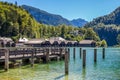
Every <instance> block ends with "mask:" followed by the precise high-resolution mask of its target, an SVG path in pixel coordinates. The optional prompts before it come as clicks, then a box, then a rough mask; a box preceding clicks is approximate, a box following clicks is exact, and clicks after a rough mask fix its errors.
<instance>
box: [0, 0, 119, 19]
mask: <svg viewBox="0 0 120 80" xmlns="http://www.w3.org/2000/svg"><path fill="white" fill-rule="evenodd" d="M0 1H7V2H11V3H15V1H17V3H18V5H23V4H24V5H29V6H33V7H36V8H39V9H41V10H44V11H47V12H49V13H52V14H57V15H61V16H63V17H64V18H67V19H68V20H72V19H77V18H82V19H85V20H87V21H92V20H93V19H94V18H97V17H100V16H103V15H106V14H109V13H110V12H112V11H114V10H115V9H116V8H118V7H119V6H120V0H0Z"/></svg>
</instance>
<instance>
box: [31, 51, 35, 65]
mask: <svg viewBox="0 0 120 80" xmlns="http://www.w3.org/2000/svg"><path fill="white" fill-rule="evenodd" d="M34 53H35V50H34V49H33V50H32V53H31V67H33V66H34Z"/></svg>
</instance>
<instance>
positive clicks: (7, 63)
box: [5, 49, 9, 71]
mask: <svg viewBox="0 0 120 80" xmlns="http://www.w3.org/2000/svg"><path fill="white" fill-rule="evenodd" d="M8 69H9V50H8V49H5V71H8Z"/></svg>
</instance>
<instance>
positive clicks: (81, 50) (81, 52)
mask: <svg viewBox="0 0 120 80" xmlns="http://www.w3.org/2000/svg"><path fill="white" fill-rule="evenodd" d="M81 53H82V48H80V59H81Z"/></svg>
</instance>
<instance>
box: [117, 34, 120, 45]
mask: <svg viewBox="0 0 120 80" xmlns="http://www.w3.org/2000/svg"><path fill="white" fill-rule="evenodd" d="M117 43H118V44H119V45H120V34H118V36H117Z"/></svg>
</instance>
